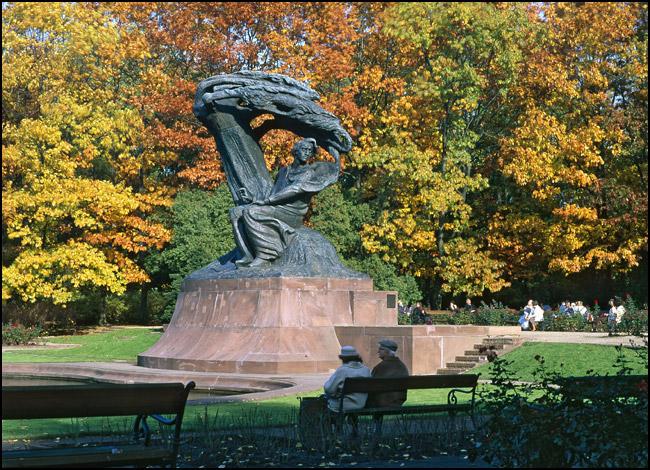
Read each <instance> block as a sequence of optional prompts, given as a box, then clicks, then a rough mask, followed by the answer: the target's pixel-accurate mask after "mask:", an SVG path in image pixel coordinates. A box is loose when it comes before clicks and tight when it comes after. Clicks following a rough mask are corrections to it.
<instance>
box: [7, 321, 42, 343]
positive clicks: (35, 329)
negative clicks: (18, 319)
mask: <svg viewBox="0 0 650 470" xmlns="http://www.w3.org/2000/svg"><path fill="white" fill-rule="evenodd" d="M42 332H43V328H41V327H40V326H39V325H36V326H30V327H25V326H23V325H20V324H18V323H11V324H10V323H3V324H2V345H3V346H5V345H6V346H16V345H24V344H29V343H31V342H33V341H34V340H35V339H36V338H38V337H39V336H40V335H41V333H42Z"/></svg>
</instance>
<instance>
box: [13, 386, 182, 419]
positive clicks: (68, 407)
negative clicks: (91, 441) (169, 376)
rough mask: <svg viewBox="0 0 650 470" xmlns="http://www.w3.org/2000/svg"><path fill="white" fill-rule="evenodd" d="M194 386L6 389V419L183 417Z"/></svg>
mask: <svg viewBox="0 0 650 470" xmlns="http://www.w3.org/2000/svg"><path fill="white" fill-rule="evenodd" d="M194 385H195V384H194V382H189V383H188V384H187V386H185V385H183V384H182V383H153V384H88V385H40V386H31V387H25V386H10V387H2V419H34V418H75V417H87V416H128V415H153V414H179V413H182V411H183V409H184V407H185V403H186V401H187V396H188V394H189V392H190V390H191V389H193V388H194Z"/></svg>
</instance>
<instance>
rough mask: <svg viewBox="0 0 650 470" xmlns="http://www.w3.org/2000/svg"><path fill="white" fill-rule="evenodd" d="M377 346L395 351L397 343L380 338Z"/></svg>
mask: <svg viewBox="0 0 650 470" xmlns="http://www.w3.org/2000/svg"><path fill="white" fill-rule="evenodd" d="M379 347H380V348H384V349H390V350H391V351H397V343H396V342H395V341H393V340H390V339H382V340H381V341H380V342H379Z"/></svg>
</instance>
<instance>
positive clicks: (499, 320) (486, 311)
mask: <svg viewBox="0 0 650 470" xmlns="http://www.w3.org/2000/svg"><path fill="white" fill-rule="evenodd" d="M518 319H519V314H518V313H517V312H516V311H515V310H512V309H509V308H508V307H506V306H504V305H503V304H502V303H500V302H497V301H492V303H490V304H486V303H485V302H481V305H480V306H479V307H478V308H477V309H476V312H474V313H470V312H467V311H466V310H464V309H460V310H459V311H457V312H456V313H452V312H449V313H448V314H437V315H432V321H433V323H434V324H436V325H489V326H508V325H516V324H517V320H518Z"/></svg>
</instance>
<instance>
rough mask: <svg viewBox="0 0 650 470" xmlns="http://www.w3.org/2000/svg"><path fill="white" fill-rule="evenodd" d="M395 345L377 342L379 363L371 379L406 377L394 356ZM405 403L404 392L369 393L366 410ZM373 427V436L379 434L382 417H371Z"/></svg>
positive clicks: (373, 370) (401, 364) (393, 343)
mask: <svg viewBox="0 0 650 470" xmlns="http://www.w3.org/2000/svg"><path fill="white" fill-rule="evenodd" d="M396 352H397V343H396V342H395V341H392V340H390V339H382V340H381V341H379V348H378V349H377V355H378V356H379V358H380V359H381V362H380V363H379V364H377V365H376V366H375V367H374V368H373V369H372V376H373V377H408V376H409V370H408V368H407V367H406V365H405V364H404V363H403V362H402V361H401V360H400V358H399V357H397V355H396ZM405 401H406V390H404V391H399V392H377V393H369V394H368V401H367V402H366V408H374V407H384V406H401V405H402V403H404V402H405ZM373 422H374V425H375V434H376V436H378V435H379V434H381V427H382V422H383V416H382V415H380V414H376V415H374V416H373Z"/></svg>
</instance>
